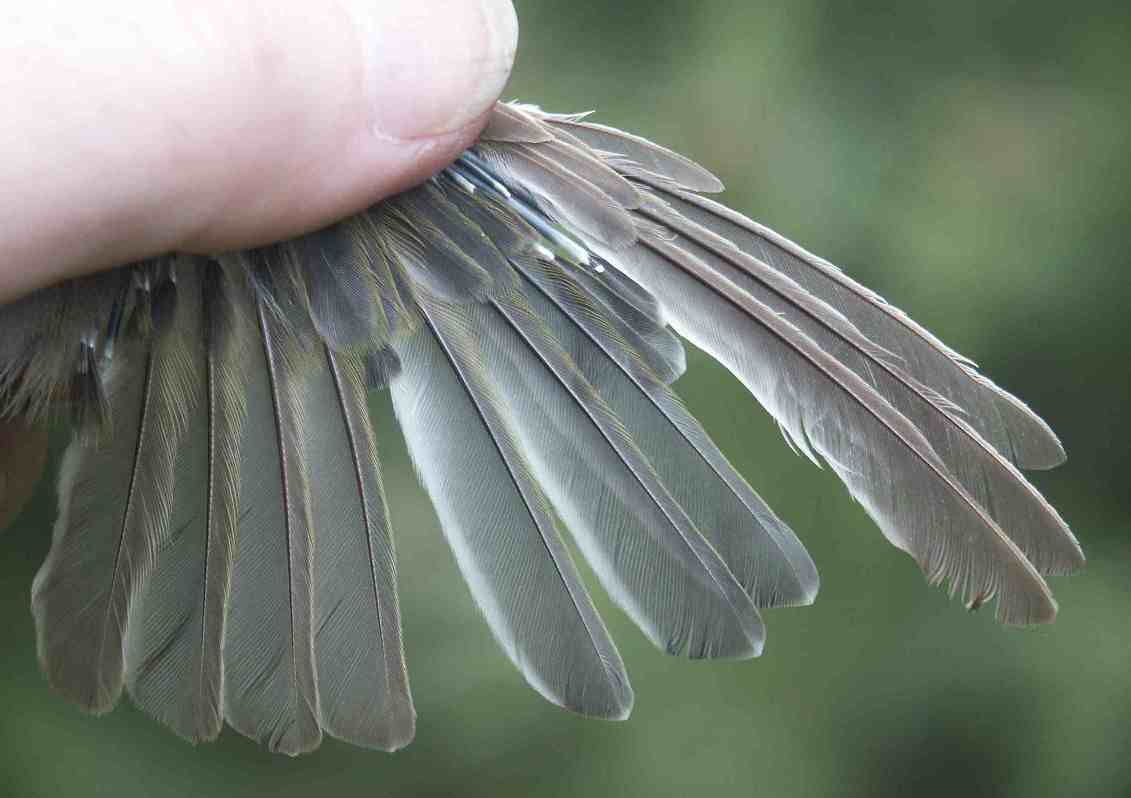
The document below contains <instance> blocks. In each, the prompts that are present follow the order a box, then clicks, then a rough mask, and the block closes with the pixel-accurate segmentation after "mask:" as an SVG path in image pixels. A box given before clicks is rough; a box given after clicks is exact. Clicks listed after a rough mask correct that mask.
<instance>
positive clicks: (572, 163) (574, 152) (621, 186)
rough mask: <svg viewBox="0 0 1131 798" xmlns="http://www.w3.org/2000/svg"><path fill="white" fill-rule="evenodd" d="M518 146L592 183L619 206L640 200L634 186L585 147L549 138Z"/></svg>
mask: <svg viewBox="0 0 1131 798" xmlns="http://www.w3.org/2000/svg"><path fill="white" fill-rule="evenodd" d="M522 148H523V149H524V150H525V151H527V152H529V153H531V154H532V155H533V156H535V158H537V159H539V160H541V161H543V162H547V161H548V162H550V163H552V164H555V165H557V166H559V167H561V168H562V169H564V170H566V171H567V172H569V173H570V174H571V175H576V176H577V177H578V178H580V179H581V180H584V181H585V182H587V183H589V184H591V185H593V186H595V187H596V188H598V189H600V191H601V192H602V193H604V194H605V195H606V196H608V198H609V199H611V200H612V201H613V202H615V203H617V204H618V205H620V206H621V207H622V208H629V209H633V208H636V207H638V206H639V204H640V200H641V197H640V192H639V191H638V190H637V189H636V187H635V186H634V185H633V184H632V183H631V182H629V181H628V180H627V179H626V178H624V177H623V176H621V175H620V174H618V173H617V171H616V170H615V169H613V168H612V167H611V166H609V165H608V164H607V163H605V161H604V160H602V159H601V157H600V156H599V155H598V154H597V153H595V152H593V150H592V149H590V148H588V147H577V146H575V145H574V144H572V143H571V142H569V141H567V140H564V139H553V140H551V141H547V142H545V143H541V144H527V145H522Z"/></svg>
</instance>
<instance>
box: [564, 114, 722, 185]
mask: <svg viewBox="0 0 1131 798" xmlns="http://www.w3.org/2000/svg"><path fill="white" fill-rule="evenodd" d="M547 124H548V125H549V126H550V128H551V129H552V130H554V131H555V132H561V133H564V134H565V135H567V136H569V137H570V138H571V139H573V140H581V141H583V142H585V143H586V144H587V145H589V146H590V147H592V148H593V149H595V150H598V151H600V152H602V153H609V154H614V155H620V156H623V157H625V158H628V159H629V160H631V161H632V162H634V163H636V164H638V165H639V166H641V167H642V168H644V169H646V170H648V171H651V172H655V173H656V174H658V175H661V176H663V177H664V178H666V179H667V180H670V181H672V182H674V183H676V184H678V185H679V186H682V187H683V188H685V189H688V190H689V191H702V192H704V193H707V194H714V193H717V192H720V191H722V190H723V184H722V182H721V181H720V180H719V179H718V178H717V177H715V176H714V175H713V174H711V173H710V172H709V171H708V170H707V169H705V168H703V167H702V166H700V165H699V164H697V163H695V162H694V161H692V160H691V159H690V158H687V157H686V156H683V155H680V154H679V153H677V152H673V151H672V150H669V149H668V148H667V147H663V146H661V145H659V144H656V143H655V142H652V141H649V140H648V139H646V138H644V137H642V136H637V135H634V134H632V133H626V132H624V131H623V130H617V129H616V128H613V127H608V126H606V125H599V124H596V123H594V122H586V121H583V120H576V121H575V120H572V119H569V118H564V117H551V118H549V119H548V120H547Z"/></svg>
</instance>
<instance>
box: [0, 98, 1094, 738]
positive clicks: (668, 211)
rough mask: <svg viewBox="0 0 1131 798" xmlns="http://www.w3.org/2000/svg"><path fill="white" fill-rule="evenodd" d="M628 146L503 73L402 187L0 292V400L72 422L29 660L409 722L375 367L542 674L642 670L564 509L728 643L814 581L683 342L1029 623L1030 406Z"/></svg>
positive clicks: (400, 724)
mask: <svg viewBox="0 0 1131 798" xmlns="http://www.w3.org/2000/svg"><path fill="white" fill-rule="evenodd" d="M721 189H722V185H721V183H719V181H718V180H717V179H716V178H715V177H714V176H713V175H711V174H710V173H709V172H708V171H707V170H705V169H704V168H703V167H701V166H699V165H698V164H695V163H694V162H692V161H690V160H688V159H687V158H684V157H683V156H681V155H678V154H677V153H674V152H672V151H670V150H668V149H666V148H664V147H661V146H660V145H657V144H654V143H653V142H650V141H648V140H646V139H643V138H640V137H638V136H634V135H631V134H628V133H624V132H622V131H619V130H616V129H614V128H610V127H605V126H602V125H598V124H595V123H593V122H590V121H589V120H588V119H587V115H585V114H581V115H555V114H547V113H544V112H542V111H541V110H539V109H538V108H536V107H533V106H525V105H506V104H500V105H499V106H498V108H497V109H496V111H495V113H494V114H493V115H492V116H491V118H490V120H489V123H488V125H487V127H486V129H485V130H484V132H483V135H482V137H481V140H480V142H478V143H477V144H476V145H475V146H474V147H472V148H471V149H470V150H468V151H467V152H465V153H464V154H463V155H462V156H461V157H460V158H459V160H458V161H457V162H456V163H455V164H453V165H452V166H450V167H449V168H448V169H446V170H444V171H443V172H442V173H441V174H439V175H437V176H435V177H434V178H432V179H431V180H429V181H428V182H427V183H426V184H424V185H423V186H420V187H418V188H416V189H413V190H411V191H408V192H405V193H403V194H401V195H398V196H397V197H393V198H390V199H388V200H385V201H383V202H381V203H378V204H376V205H374V206H373V207H371V208H369V209H367V210H365V211H363V212H361V213H359V214H357V215H355V216H353V217H351V218H349V219H346V220H344V221H342V222H339V223H337V224H335V225H332V226H331V227H328V228H326V229H324V230H320V231H316V232H314V233H310V234H308V235H306V236H302V237H300V238H297V239H294V240H291V241H288V242H282V243H280V244H275V245H272V246H268V247H263V248H259V249H256V250H251V251H247V252H243V253H233V254H230V255H223V256H219V258H218V261H214V260H210V259H206V258H197V259H190V258H177V259H174V260H169V259H160V260H157V261H151V262H146V263H142V264H135V265H130V266H125V267H122V268H120V269H117V270H113V271H110V272H107V273H105V274H102V275H96V276H93V277H86V278H81V279H77V280H72V281H69V282H66V283H63V284H61V285H58V286H54V287H52V288H48V289H45V290H43V291H40V292H38V293H36V294H34V295H32V296H29V297H27V298H25V299H22V300H19V301H17V302H15V303H12V304H10V305H8V306H6V307H4V308H2V309H0V418H3V419H8V418H13V417H20V418H23V419H30V420H32V421H42V420H44V419H45V418H47V417H48V416H49V415H50V414H51V413H52V412H53V411H55V410H57V409H62V410H65V411H67V413H68V414H69V415H70V416H71V418H72V421H73V425H74V426H75V428H76V434H75V439H74V442H73V443H72V444H71V446H70V447H69V449H68V450H67V453H66V455H65V456H64V459H63V464H62V468H61V476H60V488H59V496H60V501H59V518H58V521H57V523H56V525H55V529H54V535H53V543H52V547H51V551H50V553H49V555H48V558H47V561H46V562H45V564H44V566H43V568H42V569H41V571H40V573H39V575H38V576H37V578H36V581H35V584H34V586H33V602H32V604H33V611H34V613H35V617H36V628H37V635H38V642H39V655H40V659H41V662H42V664H43V667H44V669H45V671H46V672H47V674H48V677H49V679H50V681H51V683H52V684H53V685H54V686H56V687H57V688H58V689H59V690H60V691H62V692H63V693H64V694H65V695H67V696H68V697H70V698H71V699H73V700H74V701H76V702H77V703H79V704H80V705H82V706H84V707H86V708H87V709H90V710H93V711H105V710H107V709H109V708H110V707H111V706H113V704H114V703H115V701H116V700H117V698H118V696H119V694H120V692H121V690H122V687H123V684H124V685H125V686H126V687H127V688H128V690H129V692H130V694H131V696H132V697H133V699H134V700H135V701H136V702H137V703H138V705H139V706H140V707H141V708H142V709H143V710H144V711H145V712H147V713H149V714H151V715H153V716H154V717H156V718H158V719H159V720H161V721H162V722H164V723H166V724H167V725H169V726H170V727H171V728H172V729H173V730H174V731H176V732H177V733H178V734H180V735H181V736H183V737H185V738H187V739H190V740H194V741H195V740H206V739H211V738H213V737H215V736H216V735H217V734H218V733H219V731H220V727H221V722H222V720H226V721H227V722H228V723H229V724H230V725H232V726H234V727H235V728H236V729H237V730H239V731H240V732H242V733H244V734H246V735H249V736H251V737H254V738H256V739H259V740H261V741H263V742H264V743H266V744H267V745H268V746H269V747H270V748H271V749H272V750H277V751H283V752H286V753H290V754H296V753H300V752H303V751H309V750H311V749H313V748H314V747H316V746H317V745H318V744H319V742H320V740H321V738H322V735H323V733H324V732H325V733H327V734H330V735H334V736H338V737H341V738H343V739H346V740H348V741H350V742H353V743H356V744H359V745H364V746H368V747H373V748H381V749H388V750H392V749H395V748H398V747H400V746H402V745H404V744H405V743H407V742H408V741H409V740H410V739H411V737H412V734H413V729H414V724H415V713H414V710H413V704H412V698H411V694H410V691H409V688H408V679H407V675H406V670H405V665H404V655H403V651H402V643H401V631H400V618H399V610H398V606H397V597H396V565H395V558H394V547H393V540H392V531H391V529H390V525H389V509H388V507H387V504H386V497H385V495H384V493H383V489H382V486H381V477H380V467H379V462H378V454H377V441H376V439H375V436H374V432H373V428H372V426H371V424H370V422H369V419H368V417H367V403H366V394H367V391H368V390H371V389H372V390H384V389H386V388H387V389H389V390H390V391H391V393H392V397H393V405H394V409H395V410H396V414H397V418H398V420H399V421H400V424H401V427H402V429H403V430H404V433H405V437H406V440H407V442H408V446H409V450H410V453H411V455H412V458H413V462H414V464H415V467H416V470H417V472H418V473H419V475H420V477H421V480H422V482H423V483H424V486H425V488H426V489H427V491H428V493H429V495H430V496H431V499H432V501H433V504H434V505H435V507H436V510H437V513H438V515H439V517H440V520H441V524H442V527H443V530H444V533H445V535H446V537H447V539H448V541H449V543H450V545H451V548H452V550H453V552H454V553H455V556H456V560H457V562H458V564H459V567H460V569H461V571H462V573H463V575H464V577H465V579H466V581H467V582H468V584H469V585H470V587H471V592H472V594H473V596H474V598H475V600H476V602H477V603H478V604H479V606H480V608H481V609H482V610H483V613H484V615H485V616H486V618H487V621H488V624H489V625H490V627H491V629H492V631H493V633H494V635H495V637H496V638H497V639H498V641H499V642H500V644H501V645H502V647H503V649H504V650H505V651H506V653H507V655H508V656H509V657H510V659H511V660H512V661H513V662H514V664H515V665H516V667H517V668H518V669H519V670H520V671H521V673H522V674H523V676H524V677H525V678H526V679H527V681H528V682H529V683H530V684H531V685H532V686H534V688H535V689H537V690H538V691H539V692H540V693H542V694H543V695H544V696H546V697H547V698H548V699H549V700H551V701H553V702H554V703H557V704H559V705H562V706H565V707H568V708H570V709H573V710H576V711H578V712H582V713H585V714H590V715H596V716H600V717H607V718H621V717H624V716H626V715H627V714H628V712H629V710H630V708H631V705H632V689H631V687H630V686H629V683H628V677H627V675H626V674H625V671H624V666H623V663H622V662H621V659H620V656H619V654H618V653H617V650H616V647H615V646H614V644H613V642H612V641H611V640H610V639H609V636H608V633H607V631H606V629H605V626H604V624H603V622H602V621H601V618H600V617H599V616H598V614H597V612H596V610H595V609H594V607H593V604H592V602H591V600H590V598H589V595H588V594H587V592H586V589H585V587H584V585H583V584H582V581H581V579H580V576H579V575H578V572H577V569H576V568H575V567H574V565H573V562H572V561H571V559H570V557H569V554H568V552H567V549H566V547H565V546H564V544H563V542H562V540H561V539H560V537H559V533H558V528H557V525H556V524H555V520H554V515H553V512H552V509H551V508H553V509H556V511H557V513H558V515H559V516H560V518H561V519H562V520H563V521H564V522H565V525H566V526H567V527H569V528H570V530H571V532H572V533H573V534H574V537H575V539H576V540H577V541H578V543H579V548H580V549H581V551H582V553H583V554H584V555H585V557H586V558H587V559H588V560H589V561H590V563H591V564H592V565H593V568H594V571H595V572H596V574H597V576H598V578H599V579H600V581H601V583H602V584H603V585H604V586H605V588H606V589H607V590H608V592H609V593H610V594H611V596H612V597H613V599H614V601H616V602H617V603H618V604H619V605H620V606H621V607H623V608H624V609H625V610H626V611H627V612H628V614H629V615H630V616H631V617H632V618H633V619H634V620H635V621H636V622H637V624H638V625H639V626H640V627H641V628H642V629H643V630H644V632H645V634H646V635H647V636H648V637H649V638H650V639H651V640H652V641H653V642H654V643H656V644H657V645H658V646H660V647H662V648H664V649H665V650H668V651H670V652H673V653H685V654H689V655H691V656H748V655H752V654H755V653H757V652H758V651H759V650H760V647H761V644H762V636H763V633H764V630H763V627H762V623H761V619H760V618H759V616H758V613H757V608H759V607H773V606H780V605H795V604H805V603H808V602H810V601H812V599H813V597H814V596H815V593H816V590H817V585H818V579H817V573H816V569H815V568H814V566H813V563H812V561H811V560H810V558H809V555H808V554H807V553H806V552H805V549H804V548H803V547H802V545H801V544H800V542H799V541H798V540H797V538H796V537H795V536H794V535H793V533H792V532H791V531H790V530H789V528H788V527H787V526H786V525H785V524H784V523H783V522H782V521H781V520H780V519H779V518H778V517H777V516H776V515H774V513H773V512H772V511H771V510H770V509H769V508H768V507H767V506H766V505H765V503H764V502H763V501H762V500H761V499H760V498H759V497H758V496H757V494H756V493H755V492H754V491H753V490H752V489H751V488H750V486H749V485H747V483H746V482H745V481H744V480H743V479H742V477H740V476H739V475H738V474H737V472H736V471H735V470H734V468H733V467H732V466H731V465H730V463H729V462H728V461H727V459H726V458H725V457H724V455H723V454H722V452H721V451H719V449H718V447H716V446H715V444H714V443H713V442H712V441H711V440H710V438H709V437H708V436H707V434H706V432H705V431H704V430H703V428H702V427H701V426H700V425H699V424H698V422H697V421H696V420H695V419H694V418H693V417H692V415H691V414H690V413H689V412H688V411H687V409H686V408H685V407H684V406H683V405H682V404H681V402H680V401H679V399H678V397H677V396H676V394H675V392H674V391H673V389H672V387H671V386H672V385H673V384H674V383H675V382H676V381H677V380H678V378H679V377H680V375H681V374H682V373H683V372H684V370H685V369H686V366H687V361H686V356H685V353H684V348H683V344H682V341H681V338H680V336H682V337H683V338H686V339H688V340H690V341H691V342H692V343H694V344H696V345H697V346H698V347H700V348H701V349H703V350H704V351H706V352H707V353H708V354H710V355H711V356H713V357H715V358H716V359H717V360H718V361H719V362H720V363H722V364H723V365H724V366H725V367H726V368H728V369H729V370H730V371H731V372H733V373H734V374H735V375H736V376H737V377H738V378H739V380H741V381H742V383H743V384H744V385H745V386H746V387H747V388H748V389H749V390H750V391H751V393H753V394H754V396H755V397H756V398H757V399H758V400H759V401H760V402H761V404H762V405H763V406H764V407H765V408H766V409H767V410H768V411H769V412H770V413H771V414H772V415H773V416H774V418H775V419H776V420H777V421H778V423H779V425H780V426H781V427H782V429H783V430H784V432H785V434H786V437H787V441H788V442H789V443H790V445H792V446H793V447H794V448H795V449H796V450H797V451H799V452H801V453H802V454H805V455H806V456H808V457H809V458H811V459H812V460H814V462H817V463H822V462H823V463H826V464H828V466H829V467H830V468H831V469H832V470H833V471H834V472H835V473H836V474H837V475H838V476H839V477H840V479H841V480H842V481H843V482H844V483H845V484H846V486H847V487H848V489H849V491H850V493H851V495H853V496H854V497H855V498H856V499H857V500H858V501H860V502H861V504H862V505H863V506H864V507H865V509H866V510H867V511H868V513H869V514H870V515H871V516H872V517H873V518H874V519H875V520H876V522H877V524H878V525H879V526H880V528H881V530H882V531H883V533H884V535H885V536H886V537H887V538H888V539H889V540H890V541H891V542H892V543H893V544H895V545H896V546H898V547H900V548H901V549H903V550H905V551H907V552H908V553H909V554H911V555H912V556H913V557H914V558H915V559H916V561H917V562H918V563H919V565H920V566H921V567H922V568H923V570H924V571H925V572H926V574H927V576H928V578H929V580H930V581H932V582H940V581H946V582H949V584H950V588H951V591H952V592H958V593H961V594H962V596H963V597H964V599H965V601H966V602H967V604H968V605H969V606H971V607H976V606H978V605H980V604H982V603H983V602H985V601H986V600H988V599H989V598H990V597H992V596H997V597H998V605H997V610H998V615H999V617H1000V618H1001V620H1003V621H1005V622H1007V623H1019V624H1020V623H1036V622H1046V621H1049V620H1051V619H1052V618H1053V616H1054V615H1055V611H1056V604H1055V602H1054V601H1053V599H1052V596H1051V594H1050V592H1049V589H1048V586H1047V584H1046V583H1045V581H1044V578H1043V575H1044V574H1057V573H1062V572H1066V571H1070V570H1072V569H1074V568H1076V567H1078V566H1079V565H1080V564H1081V563H1082V562H1083V555H1082V554H1081V552H1080V548H1079V545H1078V544H1077V542H1076V540H1075V538H1074V537H1073V536H1072V533H1071V532H1070V531H1069V530H1068V527H1067V526H1066V525H1065V523H1064V521H1063V520H1062V519H1061V518H1060V517H1059V515H1057V513H1056V511H1055V510H1054V509H1053V508H1052V507H1051V506H1050V505H1049V504H1048V502H1046V501H1045V500H1044V498H1043V497H1041V495H1040V494H1039V493H1038V492H1037V491H1036V489H1035V488H1034V487H1033V486H1032V485H1031V484H1030V483H1029V482H1028V481H1026V479H1025V478H1024V477H1023V476H1022V475H1021V473H1020V471H1019V470H1018V468H1046V467H1050V466H1053V465H1056V464H1058V463H1059V462H1061V461H1062V460H1063V457H1064V453H1063V449H1062V448H1061V447H1060V444H1059V442H1058V441H1057V439H1056V437H1055V435H1053V433H1052V432H1051V430H1049V428H1048V426H1047V425H1046V424H1045V423H1044V422H1043V421H1041V420H1040V419H1039V418H1038V417H1037V416H1036V415H1035V414H1033V412H1032V411H1031V410H1029V409H1028V408H1027V407H1025V405H1023V404H1022V403H1021V402H1020V401H1019V400H1017V399H1015V398H1014V397H1012V396H1010V395H1009V394H1008V393H1006V392H1005V391H1003V390H1002V389H1000V388H998V387H997V386H995V385H994V384H993V383H991V382H990V381H989V380H988V379H986V378H985V377H983V376H981V375H980V374H978V373H977V372H976V371H975V369H974V366H973V364H972V363H970V362H969V361H968V360H966V359H964V358H962V357H961V356H960V355H957V354H956V353H955V352H953V351H952V350H950V349H949V348H947V347H946V346H945V345H944V344H942V343H941V342H940V341H939V340H938V339H936V338H935V337H934V336H932V335H931V334H930V333H928V332H927V331H925V330H923V329H922V328H921V327H920V326H918V325H917V324H915V323H914V322H913V321H911V320H910V319H909V318H908V317H907V316H906V315H905V314H903V313H902V312H901V311H898V310H896V309H895V308H894V307H892V306H891V305H889V304H888V303H886V302H885V301H884V300H882V299H881V298H880V297H878V296H877V295H875V294H874V293H872V292H871V291H869V290H868V289H866V288H863V287H862V286H860V285H859V284H857V283H855V282H854V281H853V280H851V279H850V278H849V277H848V276H846V275H845V274H844V273H842V272H841V271H840V270H838V269H836V268H835V267H833V266H832V265H830V264H829V263H827V262H825V261H823V260H821V259H819V258H816V257H815V256H813V255H811V254H809V253H807V252H805V251H804V250H802V249H801V248H800V247H798V246H796V245H795V244H792V243H791V242H789V241H787V240H786V239H784V238H782V237H781V236H779V235H777V234H775V233H773V232H772V231H770V230H768V229H766V228H764V227H762V226H761V225H758V224H757V223H755V222H753V221H750V220H749V219H746V218H745V217H743V216H741V215H740V214H737V213H735V212H734V211H731V210H730V209H728V208H725V207H724V206H722V205H719V204H718V203H716V202H713V201H712V200H709V199H706V198H704V197H702V196H700V193H702V192H715V191H719V190H721Z"/></svg>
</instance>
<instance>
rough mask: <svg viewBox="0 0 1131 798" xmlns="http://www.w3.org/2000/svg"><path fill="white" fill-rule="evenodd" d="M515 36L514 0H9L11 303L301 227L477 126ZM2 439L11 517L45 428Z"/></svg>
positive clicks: (2, 231)
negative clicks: (65, 284) (163, 256)
mask: <svg viewBox="0 0 1131 798" xmlns="http://www.w3.org/2000/svg"><path fill="white" fill-rule="evenodd" d="M517 34H518V28H517V22H516V21H515V16H514V10H513V8H512V6H511V0H411V2H406V0H327V1H324V2H310V0H234V1H233V0H118V1H117V2H114V1H113V0H111V2H103V3H90V2H87V0H39V2H35V3H20V4H17V6H16V8H14V9H12V10H8V9H6V10H5V11H4V12H3V13H0V96H2V97H3V98H4V112H3V114H2V115H0V304H2V303H4V302H8V301H11V300H13V299H16V298H18V297H20V296H22V295H24V294H26V293H28V292H30V291H33V290H35V289H36V288H39V287H42V286H44V285H48V284H51V283H53V282H57V281H59V280H61V279H64V278H66V277H70V276H74V275H78V274H84V273H88V272H93V271H97V270H99V269H105V268H110V267H113V266H115V265H119V264H122V263H128V262H131V261H136V260H140V259H142V258H145V257H148V256H152V255H157V254H160V253H163V252H169V251H183V252H198V253H213V252H221V251H227V250H233V249H240V248H246V247H251V246H256V245H260V244H265V243H269V242H271V241H276V240H279V239H283V238H287V237H290V236H294V235H298V234H300V233H303V232H307V231H310V230H314V229H317V228H319V227H322V226H324V225H326V224H329V223H330V222H333V221H334V220H336V219H339V218H341V217H343V216H348V215H349V214H350V213H353V212H356V211H358V210H361V209H362V208H365V207H367V206H368V205H371V204H372V203H374V202H376V201H378V200H380V199H381V198H383V197H385V196H388V195H389V194H392V193H395V192H397V191H399V190H402V189H404V188H406V187H408V186H411V185H413V184H414V183H417V182H420V181H421V180H423V179H424V178H426V177H427V176H428V175H430V174H432V173H434V172H436V171H437V170H439V169H440V168H442V167H443V166H444V165H445V164H446V163H448V162H450V161H451V160H453V159H454V158H455V157H456V156H457V155H458V154H459V153H460V151H462V150H463V149H464V148H465V147H467V145H468V144H470V143H471V142H472V141H474V139H475V137H476V136H477V135H478V133H479V131H480V130H481V128H482V126H483V124H484V123H485V117H486V113H487V112H488V111H489V110H490V108H491V106H492V105H493V103H494V101H495V100H496V99H497V98H498V96H499V93H500V92H501V91H502V89H503V86H504V85H505V83H506V80H507V77H508V76H509V74H510V70H511V66H512V64H513V61H514V53H515V47H516V43H517ZM0 312H2V311H0ZM25 439H26V440H27V442H28V447H30V448H29V449H27V450H24V449H23V447H21V446H18V445H16V444H17V442H18V441H20V440H25ZM0 441H4V443H5V445H4V446H3V447H0V528H2V527H3V526H4V525H5V524H6V523H7V522H8V521H10V520H11V518H12V517H13V516H14V515H15V513H16V511H18V509H19V507H20V506H21V505H22V504H23V503H24V501H25V500H26V498H27V495H24V494H26V493H30V490H31V486H32V485H34V481H35V480H34V479H27V478H25V477H26V476H27V475H26V473H23V472H25V471H26V470H27V469H29V468H31V467H32V466H33V465H35V464H36V462H37V459H38V455H37V454H36V451H37V450H41V449H42V446H43V441H42V436H40V435H31V436H29V435H26V434H22V433H20V431H19V428H17V427H16V426H14V425H12V424H9V423H3V422H0ZM17 472H19V476H20V479H15V478H14V477H15V476H16V475H17ZM17 485H18V486H20V487H19V490H18V494H21V495H17V491H16V490H15V486H17ZM5 486H6V487H5Z"/></svg>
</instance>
